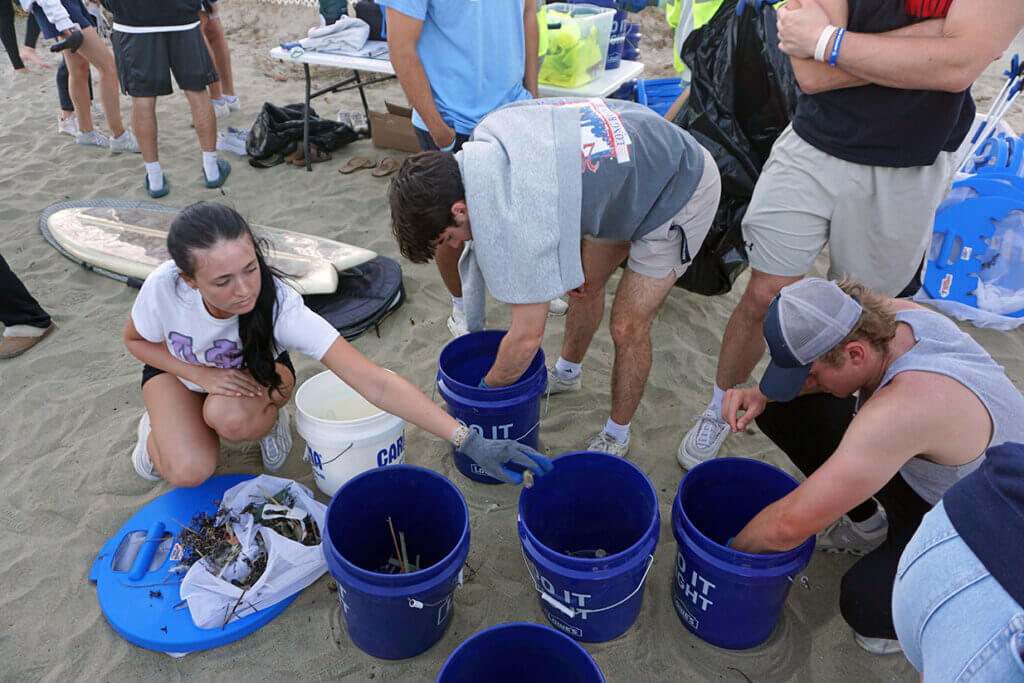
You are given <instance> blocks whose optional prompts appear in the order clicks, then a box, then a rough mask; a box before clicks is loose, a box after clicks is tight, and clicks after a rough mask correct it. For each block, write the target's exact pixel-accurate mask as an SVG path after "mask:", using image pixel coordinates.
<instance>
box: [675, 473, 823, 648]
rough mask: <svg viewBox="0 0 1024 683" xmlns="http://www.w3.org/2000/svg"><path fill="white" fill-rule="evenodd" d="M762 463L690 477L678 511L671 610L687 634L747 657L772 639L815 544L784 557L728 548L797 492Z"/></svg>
mask: <svg viewBox="0 0 1024 683" xmlns="http://www.w3.org/2000/svg"><path fill="white" fill-rule="evenodd" d="M797 485H798V484H797V481H796V480H795V479H793V477H791V476H789V475H788V474H786V473H785V472H783V471H782V470H780V469H778V468H776V467H772V466H771V465H768V464H766V463H763V462H759V461H757V460H747V459H745V458H719V459H717V460H709V461H708V462H705V463H701V464H700V465H698V466H697V467H694V468H693V469H692V470H690V471H689V472H687V474H686V476H684V477H683V480H682V482H680V484H679V493H678V494H677V495H676V499H675V502H674V503H673V505H672V531H673V533H674V535H675V537H676V542H677V543H678V550H677V553H676V572H675V582H674V583H673V586H672V602H673V604H674V605H675V609H676V614H678V615H679V619H680V620H681V621H682V622H683V625H684V626H686V628H688V629H690V630H691V631H693V633H695V634H696V635H697V636H699V637H700V638H701V639H702V640H705V641H707V642H709V643H711V644H712V645H717V646H718V647H724V648H728V649H730V650H743V649H746V648H748V647H754V646H755V645H759V644H760V643H762V642H764V641H765V640H767V639H768V636H770V635H771V634H772V630H773V629H774V628H775V622H776V621H778V619H779V615H780V614H781V613H782V605H783V603H785V602H786V596H787V595H789V587H790V585H791V584H792V582H793V580H795V579H797V578H798V577H800V576H801V574H800V572H801V571H802V570H803V568H804V567H806V566H807V562H808V561H809V560H810V559H811V554H812V553H813V552H814V537H813V536H812V537H811V538H809V539H807V541H805V542H804V543H803V545H801V546H799V547H797V548H794V549H793V550H790V551H787V552H784V553H773V554H769V555H753V554H750V553H742V552H739V551H736V550H731V549H729V548H727V547H725V544H726V543H728V541H729V539H730V538H732V537H733V536H735V535H736V534H738V533H739V532H740V531H741V530H742V529H743V527H744V526H746V525H747V522H749V521H750V520H751V519H753V518H754V516H755V515H757V513H758V512H760V511H761V510H763V509H764V508H765V507H767V506H768V505H770V504H771V503H774V502H775V501H777V500H778V499H780V498H782V497H783V496H785V495H786V494H788V493H789V492H790V491H792V490H793V489H795V488H796V487H797Z"/></svg>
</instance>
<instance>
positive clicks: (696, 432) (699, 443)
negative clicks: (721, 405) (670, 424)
mask: <svg viewBox="0 0 1024 683" xmlns="http://www.w3.org/2000/svg"><path fill="white" fill-rule="evenodd" d="M728 436H729V423H728V422H726V421H725V420H723V419H722V416H721V415H719V414H718V413H716V412H715V411H714V410H713V409H711V408H708V409H707V410H705V411H704V413H703V414H701V416H700V417H698V418H697V424H695V425H693V427H692V428H691V429H690V431H688V432H687V433H686V436H684V437H683V440H682V441H680V442H679V450H678V451H677V452H676V460H678V461H679V465H680V466H681V467H682V468H683V469H687V470H690V469H693V468H694V467H696V466H697V465H699V464H701V463H702V462H707V461H708V460H711V459H713V458H715V457H717V456H718V449H720V448H721V447H722V444H723V443H725V439H726V437H728Z"/></svg>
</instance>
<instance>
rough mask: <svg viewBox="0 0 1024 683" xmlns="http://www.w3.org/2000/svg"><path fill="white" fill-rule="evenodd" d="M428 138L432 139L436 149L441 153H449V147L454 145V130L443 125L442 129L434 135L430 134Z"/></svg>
mask: <svg viewBox="0 0 1024 683" xmlns="http://www.w3.org/2000/svg"><path fill="white" fill-rule="evenodd" d="M430 137H432V138H433V139H434V144H435V145H437V148H438V149H440V150H442V151H450V150H451V147H452V146H453V145H454V144H455V137H456V135H455V129H454V128H452V127H451V126H449V125H448V124H444V128H442V129H441V130H439V131H438V132H436V133H431V134H430Z"/></svg>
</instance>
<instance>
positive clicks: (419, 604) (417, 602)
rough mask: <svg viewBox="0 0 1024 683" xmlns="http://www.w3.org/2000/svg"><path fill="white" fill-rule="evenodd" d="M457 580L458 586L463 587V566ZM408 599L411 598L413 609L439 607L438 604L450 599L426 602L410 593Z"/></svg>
mask: <svg viewBox="0 0 1024 683" xmlns="http://www.w3.org/2000/svg"><path fill="white" fill-rule="evenodd" d="M457 581H458V586H457V587H458V588H462V568H461V567H460V568H459V578H458V579H457ZM408 600H409V607H411V608H413V609H423V608H424V607H437V606H438V605H443V604H444V603H445V602H446V601H447V600H449V598H447V597H446V598H444V599H443V600H438V601H437V602H427V603H424V602H422V601H420V600H417V599H416V598H414V597H412V596H411V595H410V596H409V598H408Z"/></svg>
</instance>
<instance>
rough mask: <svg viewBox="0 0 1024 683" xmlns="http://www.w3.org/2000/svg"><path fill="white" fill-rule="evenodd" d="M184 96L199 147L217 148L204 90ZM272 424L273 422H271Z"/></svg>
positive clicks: (214, 123) (211, 111)
mask: <svg viewBox="0 0 1024 683" xmlns="http://www.w3.org/2000/svg"><path fill="white" fill-rule="evenodd" d="M185 97H187V98H188V104H189V106H190V107H191V108H192V123H194V124H195V127H196V136H197V137H198V138H199V147H200V149H202V150H203V151H204V152H213V151H216V149H217V117H216V116H214V113H213V103H212V102H210V95H209V93H207V92H206V91H205V90H186V91H185ZM271 424H273V423H271Z"/></svg>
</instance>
